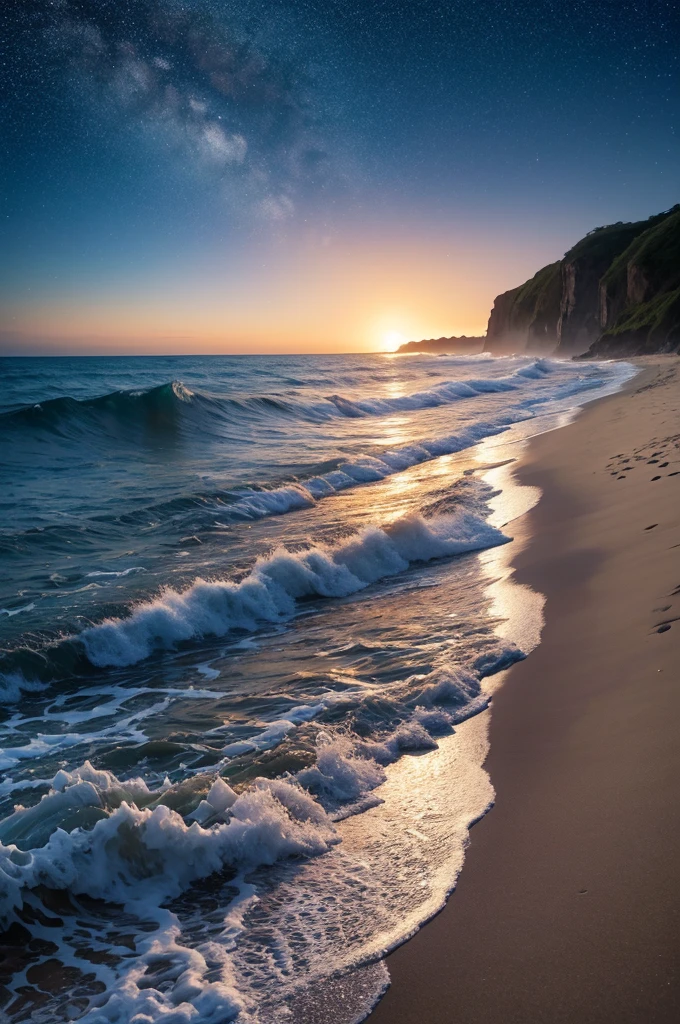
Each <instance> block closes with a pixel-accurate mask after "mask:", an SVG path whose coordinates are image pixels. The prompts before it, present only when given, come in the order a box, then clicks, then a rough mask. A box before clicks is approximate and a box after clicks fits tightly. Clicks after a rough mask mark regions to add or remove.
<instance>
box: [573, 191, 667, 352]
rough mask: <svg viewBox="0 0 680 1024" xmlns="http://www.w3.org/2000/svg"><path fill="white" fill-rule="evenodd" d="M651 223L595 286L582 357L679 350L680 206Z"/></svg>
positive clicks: (653, 219)
mask: <svg viewBox="0 0 680 1024" xmlns="http://www.w3.org/2000/svg"><path fill="white" fill-rule="evenodd" d="M652 221H653V223H651V222H650V226H649V227H648V228H647V230H646V231H644V232H642V233H641V234H639V235H638V236H636V238H635V239H634V240H633V241H632V242H631V244H630V245H629V246H628V247H627V248H626V249H625V250H624V251H623V252H622V253H621V254H620V255H619V256H618V257H617V258H616V259H615V260H614V261H613V262H612V264H611V266H610V267H609V268H608V269H607V271H606V273H605V274H604V275H603V277H602V280H601V281H600V295H599V315H600V333H599V335H598V337H597V338H596V339H595V341H594V342H593V344H592V346H591V347H590V348H589V350H588V353H587V355H588V356H592V357H598V356H613V355H614V356H616V355H631V354H644V353H648V352H678V351H680V206H678V207H674V208H673V209H672V210H670V211H669V212H668V213H667V214H665V215H662V216H661V217H657V218H652Z"/></svg>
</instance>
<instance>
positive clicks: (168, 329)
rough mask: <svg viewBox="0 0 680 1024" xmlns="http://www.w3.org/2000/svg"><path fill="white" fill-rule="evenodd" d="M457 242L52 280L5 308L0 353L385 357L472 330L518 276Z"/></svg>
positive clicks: (306, 249) (391, 244)
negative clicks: (83, 279) (350, 354)
mask: <svg viewBox="0 0 680 1024" xmlns="http://www.w3.org/2000/svg"><path fill="white" fill-rule="evenodd" d="M459 242H460V244H459V245H458V247H456V246H453V245H451V244H448V243H442V242H441V240H439V241H437V240H432V239H431V240H427V239H423V238H421V239H420V240H419V244H418V245H416V244H415V243H414V242H413V240H412V239H411V240H409V239H397V240H395V239H392V240H390V239H384V240H382V242H380V243H379V242H377V241H375V240H374V239H365V238H362V239H357V238H348V239H338V240H337V242H336V243H335V244H333V245H326V244H324V245H323V246H321V245H317V244H312V243H310V242H309V240H303V242H302V243H300V244H298V245H297V247H296V248H293V247H292V246H291V247H290V249H289V250H286V252H285V253H284V255H285V256H286V257H287V258H283V257H282V254H281V252H275V253H273V255H272V258H271V260H270V261H269V262H267V261H265V260H263V259H262V258H261V257H260V259H259V261H258V260H256V259H255V258H251V259H250V262H248V261H247V260H246V258H245V257H244V260H243V264H242V266H241V265H237V266H236V269H234V267H233V266H232V265H230V266H229V267H227V265H226V263H225V262H224V261H223V260H222V261H221V260H220V256H219V254H217V255H214V254H213V256H212V257H211V258H210V259H208V258H207V257H206V259H205V261H204V263H203V265H202V266H196V265H195V264H191V265H190V266H189V267H182V268H181V269H178V266H177V264H174V265H173V266H169V267H168V266H166V267H164V268H162V269H158V268H156V270H155V271H154V270H153V268H152V269H150V271H149V272H148V274H147V275H145V276H144V277H143V278H140V276H139V275H137V277H134V276H133V275H131V274H130V275H129V276H128V277H122V278H119V279H104V280H99V281H94V282H87V283H85V284H84V285H83V286H82V287H78V285H77V284H74V283H73V282H69V283H68V286H63V285H62V286H60V285H58V284H55V285H54V288H53V291H52V293H45V292H43V293H41V294H39V296H38V297H36V293H35V291H33V292H32V294H31V293H29V295H27V296H26V297H25V299H23V300H22V299H21V298H20V297H17V298H16V299H15V300H14V302H13V303H12V304H11V305H10V306H9V308H8V307H7V306H5V308H4V310H3V312H2V314H0V352H2V350H3V349H4V350H5V351H12V352H14V353H15V354H19V353H20V352H21V351H23V350H24V348H26V350H27V351H29V352H43V353H49V352H54V353H55V354H56V353H69V354H79V353H82V354H87V353H92V354H105V353H106V354H109V353H110V354H116V353H119V354H121V355H122V354H140V355H141V354H151V355H153V354H168V355H172V354H177V355H179V354H191V353H196V354H199V353H202V354H219V353H224V354H229V353H233V354H247V353H253V354H268V353H271V354H276V353H281V354H283V353H301V354H302V353H313V352H321V353H323V352H328V353H331V352H383V353H386V354H388V353H391V352H394V351H395V350H396V349H398V348H399V346H400V345H401V344H403V343H404V342H407V341H411V340H413V341H417V340H421V339H425V338H437V337H442V336H447V337H450V336H452V335H462V334H465V335H480V334H484V333H485V331H486V323H487V319H488V315H489V310H490V308H491V305H492V302H493V298H494V296H495V295H496V294H498V293H499V292H500V291H503V290H505V289H507V288H508V287H510V286H513V285H515V284H516V283H517V281H521V280H522V279H523V276H526V275H523V270H522V269H521V268H518V266H517V253H516V251H515V252H514V253H513V254H510V253H508V252H507V251H501V252H498V251H497V250H496V249H494V248H493V247H492V246H490V245H488V244H483V242H482V240H478V242H477V244H476V246H475V245H473V244H472V242H471V240H470V239H469V238H461V239H459ZM511 256H512V258H511ZM275 257H276V258H275ZM529 259H530V260H531V263H533V260H534V258H531V257H529ZM528 262H529V260H528ZM515 279H517V280H515Z"/></svg>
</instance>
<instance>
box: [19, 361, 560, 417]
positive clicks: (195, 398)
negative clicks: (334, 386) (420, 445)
mask: <svg viewBox="0 0 680 1024" xmlns="http://www.w3.org/2000/svg"><path fill="white" fill-rule="evenodd" d="M550 372H551V367H550V362H549V360H545V359H540V360H536V361H535V362H534V363H531V364H530V365H529V366H525V367H523V368H520V369H518V370H516V371H514V373H512V374H510V375H508V376H506V377H488V378H486V377H480V378H472V379H469V380H461V381H456V380H452V381H445V382H443V383H440V384H437V385H436V386H434V387H432V388H430V389H427V390H423V391H416V392H414V393H412V394H406V395H401V396H397V397H385V398H379V397H376V398H364V399H352V398H348V397H345V396H343V395H339V394H334V395H328V396H326V397H325V398H322V399H319V400H317V401H313V402H305V401H303V400H302V399H297V398H293V397H291V395H290V393H287V394H282V395H280V396H279V395H248V394H244V395H242V396H231V397H224V396H217V395H209V394H206V393H203V392H200V391H197V390H196V391H192V390H190V389H189V388H188V387H186V386H185V385H184V384H183V383H182V382H181V381H179V380H173V381H169V382H168V383H166V384H160V385H158V386H156V387H152V388H148V389H146V390H129V391H114V392H111V393H110V394H107V395H101V396H99V397H96V398H87V399H76V398H71V397H69V396H63V397H61V398H52V399H49V400H47V401H43V402H39V403H36V404H34V405H29V406H25V407H23V408H20V409H14V410H11V411H9V412H5V413H2V414H1V415H0V430H2V431H8V430H9V431H16V430H22V429H23V430H27V429H30V430H41V431H49V432H53V433H56V434H60V435H62V436H63V435H64V434H67V435H68V434H69V433H74V432H75V433H82V432H83V431H87V430H100V431H101V430H106V431H109V432H112V433H114V434H118V433H120V432H121V431H122V432H128V433H129V432H130V431H133V430H138V429H140V428H147V429H148V428H153V429H155V430H158V431H162V430H163V429H168V430H173V429H177V428H179V427H180V426H188V427H190V426H194V427H195V428H198V427H200V428H202V429H205V428H206V427H207V428H209V429H211V430H215V431H218V432H219V431H220V430H221V429H223V428H229V427H231V428H233V427H235V426H238V424H239V423H241V422H250V423H252V422H253V421H255V420H262V419H271V418H274V419H277V418H278V419H280V418H284V419H299V420H305V421H311V422H318V421H323V420H328V419H332V418H334V417H342V418H350V419H353V418H354V419H356V418H362V417H370V416H387V415H390V414H391V413H395V412H411V411H415V410H418V409H431V408H436V407H438V406H442V405H447V404H449V403H452V402H457V401H459V400H461V399H465V398H474V397H477V396H479V395H482V394H491V393H499V392H511V391H515V390H517V389H518V388H520V387H522V385H523V383H525V381H526V379H527V378H530V379H534V380H539V379H542V378H543V377H545V376H546V375H547V374H549V373H550Z"/></svg>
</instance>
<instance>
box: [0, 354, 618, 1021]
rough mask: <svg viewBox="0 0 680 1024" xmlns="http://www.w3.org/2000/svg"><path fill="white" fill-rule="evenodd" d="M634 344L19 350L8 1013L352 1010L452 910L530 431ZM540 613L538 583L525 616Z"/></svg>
mask: <svg viewBox="0 0 680 1024" xmlns="http://www.w3.org/2000/svg"><path fill="white" fill-rule="evenodd" d="M632 373H633V370H632V368H631V367H630V366H628V365H626V364H616V363H573V362H566V361H557V360H549V359H532V358H530V357H512V358H497V359H493V358H491V357H489V356H486V355H481V356H471V357H448V356H439V357H435V356H413V357H403V358H401V357H398V358H394V357H389V356H378V355H363V356H345V355H338V356H304V357H302V356H299V357H294V356H287V357H197V358H189V357H186V358H185V357H182V358H115V359H113V358H111V359H108V358H89V359H68V358H64V359H40V358H36V359H11V360H10V359H5V360H3V361H0V379H1V381H2V391H1V393H0V472H1V474H2V489H1V493H0V515H1V520H0V562H1V566H2V574H1V579H0V638H1V639H0V644H1V651H0V747H1V749H0V768H1V769H2V780H1V781H0V814H1V820H0V925H1V927H2V929H3V934H2V937H0V946H1V947H2V948H1V949H0V959H1V960H2V964H3V966H2V972H3V974H2V978H0V982H1V984H0V1010H1V1011H2V1012H4V1013H5V1014H6V1016H7V1019H8V1020H10V1021H12V1022H18V1021H24V1020H32V1021H63V1020H83V1021H87V1022H88V1024H94V1022H120V1024H125V1022H132V1021H136V1022H139V1024H141V1022H144V1024H149V1022H153V1021H163V1022H164V1024H184V1022H190V1021H195V1022H196V1024H198V1022H200V1024H211V1022H214V1024H217V1022H220V1024H222V1022H225V1021H230V1020H235V1021H239V1022H241V1024H246V1022H248V1024H275V1022H291V1024H305V1022H309V1024H315V1022H319V1024H320V1022H322V1021H323V1022H324V1024H353V1022H355V1021H359V1020H361V1019H362V1018H363V1017H364V1016H365V1015H366V1014H367V1013H368V1012H369V1010H370V1008H371V1007H372V1006H373V1005H374V1003H375V1001H376V999H377V998H378V997H379V995H380V994H381V992H382V991H383V990H384V988H385V986H386V984H387V983H388V975H387V971H386V968H385V965H384V962H383V959H382V957H383V956H384V954H385V952H386V951H388V950H389V949H391V948H393V947H394V946H395V945H397V944H398V943H399V942H401V941H403V940H404V939H405V938H406V937H407V936H408V935H410V934H412V933H413V932H414V931H415V930H416V929H417V928H418V927H419V926H420V925H421V924H422V923H423V922H424V921H425V920H427V919H428V918H429V917H431V916H432V914H433V913H435V912H436V911H437V910H438V909H439V908H440V907H441V905H442V903H443V901H444V900H445V898H446V895H447V893H448V892H449V891H450V890H451V888H452V887H453V885H454V883H455V879H456V877H457V875H458V872H459V871H460V869H461V866H462V863H463V857H464V850H465V845H466V842H467V836H468V830H469V828H470V826H471V824H472V823H473V822H474V821H475V820H477V819H478V818H479V817H480V816H481V815H483V814H484V813H485V812H486V810H488V808H489V807H490V806H491V804H492V802H493V789H492V787H491V783H490V781H489V778H488V776H487V774H486V772H485V771H484V769H483V761H484V757H485V754H486V749H487V739H486V736H487V729H486V727H487V720H488V713H489V712H488V710H487V708H488V705H489V701H490V698H491V695H492V692H493V686H494V685H495V682H494V680H496V681H497V680H498V678H499V676H498V675H497V673H499V672H502V670H503V669H505V668H507V667H508V666H509V665H510V664H512V663H513V662H514V661H516V660H518V659H520V658H522V657H524V656H526V655H527V654H528V653H529V652H530V650H531V648H532V646H534V645H535V643H536V642H537V641H538V636H539V633H540V607H541V601H540V595H532V594H531V593H530V592H527V591H526V588H519V587H517V585H516V584H514V583H513V582H512V579H511V574H510V572H509V569H508V566H509V563H510V557H511V555H512V551H513V545H512V543H511V542H512V539H513V537H514V536H515V533H516V527H517V524H518V522H519V517H520V516H521V515H522V514H523V512H525V511H526V509H527V508H528V507H530V505H531V504H532V503H533V502H534V501H535V500H536V498H537V494H536V493H535V492H533V491H532V489H530V488H520V487H519V486H518V485H517V484H516V483H514V482H513V477H512V471H511V466H512V463H513V461H514V460H516V458H517V454H518V450H519V449H520V447H521V445H522V444H523V443H524V440H525V439H526V438H528V437H530V436H531V435H532V434H535V433H539V432H541V431H544V430H546V429H552V428H554V427H556V426H558V425H560V424H561V423H563V422H565V421H566V420H567V419H569V418H570V417H571V416H573V415H574V412H575V410H576V409H577V408H578V407H579V406H580V405H581V404H582V403H583V402H584V401H587V400H590V399H592V398H595V397H598V396H600V395H603V394H606V393H609V392H612V391H615V390H616V389H617V388H619V387H620V386H621V385H622V383H623V382H624V381H625V380H627V379H628V378H629V377H630V376H631V374H632ZM513 609H514V611H513Z"/></svg>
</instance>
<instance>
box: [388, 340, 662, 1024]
mask: <svg viewBox="0 0 680 1024" xmlns="http://www.w3.org/2000/svg"><path fill="white" fill-rule="evenodd" d="M641 365H642V372H641V373H640V374H639V375H638V376H637V377H636V378H635V379H634V380H633V381H632V382H631V383H630V384H629V385H628V387H627V389H626V390H624V391H623V392H621V393H619V394H617V395H614V396H611V397H609V398H605V399H602V400H599V401H597V402H595V403H593V404H592V405H589V406H588V407H586V408H585V410H584V411H583V412H582V413H581V414H580V415H579V416H578V418H577V419H576V421H575V422H574V423H572V424H571V425H570V426H568V427H566V428H564V429H562V430H557V431H553V432H552V433H549V434H544V435H542V436H540V437H538V438H536V439H534V440H533V441H532V442H531V443H530V445H529V449H528V453H527V456H526V458H525V460H524V462H523V465H522V466H521V468H520V470H519V478H520V480H521V481H522V482H523V483H526V484H531V485H534V486H538V487H540V488H541V490H542V491H543V497H542V498H541V500H540V502H539V504H538V505H537V507H536V508H535V509H533V510H532V511H531V512H530V513H529V515H528V524H527V525H528V528H529V532H530V534H531V538H532V539H531V540H530V542H529V544H528V545H527V546H526V548H525V549H524V550H523V551H522V552H521V553H520V554H519V555H518V557H517V558H516V560H515V570H516V579H517V580H518V581H519V582H522V583H525V584H529V585H530V586H531V587H533V588H535V589H536V590H539V591H541V592H543V593H544V594H545V595H546V607H545V616H546V624H545V628H544V632H543V637H542V642H541V644H540V646H539V647H538V649H537V650H536V651H534V653H533V654H532V655H531V656H530V658H528V659H527V660H526V661H525V662H522V663H520V664H518V665H516V666H514V667H513V668H512V669H511V670H510V671H509V672H508V674H507V677H506V679H505V682H504V685H503V686H502V687H501V689H500V690H499V692H498V693H497V695H496V696H495V697H494V701H493V714H492V722H491V732H490V742H491V749H490V755H489V757H488V760H487V768H488V770H489V772H490V775H491V780H492V782H493V785H494V787H495V790H496V804H495V806H494V808H493V810H492V811H491V813H490V814H488V815H487V816H486V817H485V818H483V820H482V821H481V822H480V823H479V824H478V825H476V826H475V827H474V828H473V830H472V833H471V841H470V847H469V850H468V853H467V858H466V861H465V865H464V868H463V871H462V874H461V877H460V880H459V884H458V887H457V889H456V891H455V892H454V894H453V895H452V896H451V898H450V900H449V902H448V904H447V906H446V907H445V909H444V910H443V911H442V912H441V913H440V914H439V915H438V916H437V917H436V918H435V919H434V920H432V921H431V922H430V923H429V924H427V925H426V926H425V927H424V928H423V929H422V930H421V931H420V932H419V933H418V934H417V935H416V936H415V937H414V938H413V939H412V940H411V941H409V942H407V943H406V944H405V945H404V946H402V947H401V948H399V949H397V950H396V951H395V952H394V953H393V954H392V955H391V956H390V957H389V958H388V966H389V970H390V975H391V978H392V985H391V988H390V989H389V991H388V992H387V994H386V996H385V997H384V999H383V1000H382V1002H381V1003H380V1004H379V1006H378V1007H377V1009H376V1010H375V1011H374V1013H373V1014H372V1015H371V1017H370V1021H371V1024H416V1022H417V1024H422V1022H424V1021H427V1022H428V1024H444V1022H446V1024H448V1022H461V1024H477V1022H479V1024H481V1022H484V1024H496V1022H498V1024H500V1022H503V1024H509V1022H518V1024H519V1022H522V1024H529V1022H539V1021H540V1022H543V1021H545V1022H551V1024H554V1022H577V1021H578V1022H580V1021H583V1022H589V1024H591V1022H603V1024H604V1022H616V1024H623V1022H631V1024H632V1022H635V1024H643V1022H644V1024H652V1022H670V1021H673V1022H675V1021H678V1020H680V800H679V799H678V791H679V785H680V783H679V781H678V779H679V770H680V755H679V751H680V747H679V744H678V735H679V724H680V642H679V640H680V514H679V513H680V365H679V363H678V360H677V358H676V357H667V358H663V357H657V358H656V359H654V360H649V361H648V362H647V363H644V362H642V363H641Z"/></svg>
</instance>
